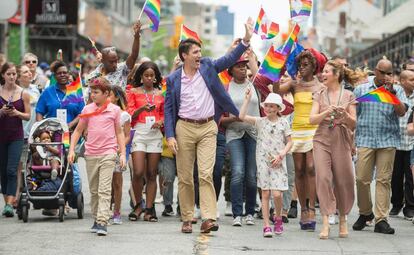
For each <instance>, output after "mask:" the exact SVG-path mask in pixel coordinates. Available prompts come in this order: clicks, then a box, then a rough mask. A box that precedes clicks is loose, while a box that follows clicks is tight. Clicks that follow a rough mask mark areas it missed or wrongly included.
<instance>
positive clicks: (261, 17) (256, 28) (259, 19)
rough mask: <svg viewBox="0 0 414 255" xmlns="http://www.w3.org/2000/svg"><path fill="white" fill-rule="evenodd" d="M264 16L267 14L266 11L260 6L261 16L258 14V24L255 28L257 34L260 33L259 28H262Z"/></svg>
mask: <svg viewBox="0 0 414 255" xmlns="http://www.w3.org/2000/svg"><path fill="white" fill-rule="evenodd" d="M264 16H265V11H264V10H263V8H262V7H260V12H259V16H257V20H256V25H255V26H254V30H253V32H254V33H255V34H259V28H260V25H261V24H262V21H263V17H264Z"/></svg>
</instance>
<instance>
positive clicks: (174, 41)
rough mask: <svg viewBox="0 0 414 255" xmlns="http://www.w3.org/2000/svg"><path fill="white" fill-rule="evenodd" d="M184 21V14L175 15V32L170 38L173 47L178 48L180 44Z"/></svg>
mask: <svg viewBox="0 0 414 255" xmlns="http://www.w3.org/2000/svg"><path fill="white" fill-rule="evenodd" d="M183 22H184V16H175V17H174V34H173V36H172V37H171V39H170V47H171V48H172V49H177V48H178V45H179V44H180V35H181V25H182V24H183Z"/></svg>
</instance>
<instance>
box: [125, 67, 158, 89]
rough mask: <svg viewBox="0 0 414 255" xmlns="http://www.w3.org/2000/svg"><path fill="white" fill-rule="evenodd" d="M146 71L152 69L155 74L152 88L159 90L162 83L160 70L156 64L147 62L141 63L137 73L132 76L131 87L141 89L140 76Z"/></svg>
mask: <svg viewBox="0 0 414 255" xmlns="http://www.w3.org/2000/svg"><path fill="white" fill-rule="evenodd" d="M148 69H152V70H154V72H155V82H154V88H157V89H161V86H160V84H161V81H162V76H161V72H160V69H159V68H158V66H157V64H155V63H154V62H151V61H148V62H144V63H142V64H141V65H140V66H139V67H138V69H137V71H136V72H135V75H134V83H133V84H132V86H134V87H135V88H136V87H141V86H142V85H143V84H142V75H143V74H144V72H145V71H146V70H148Z"/></svg>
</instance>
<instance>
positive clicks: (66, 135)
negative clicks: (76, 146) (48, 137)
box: [62, 132, 70, 148]
mask: <svg viewBox="0 0 414 255" xmlns="http://www.w3.org/2000/svg"><path fill="white" fill-rule="evenodd" d="M69 138H70V135H69V132H65V133H63V139H62V142H63V145H64V146H65V148H69V145H70V139H69Z"/></svg>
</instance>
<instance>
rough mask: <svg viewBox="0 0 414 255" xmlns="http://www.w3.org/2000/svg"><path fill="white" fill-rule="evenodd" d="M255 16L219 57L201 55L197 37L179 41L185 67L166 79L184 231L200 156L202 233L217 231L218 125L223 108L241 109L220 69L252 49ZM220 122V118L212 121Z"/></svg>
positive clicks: (168, 134) (235, 111)
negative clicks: (215, 174) (235, 42)
mask: <svg viewBox="0 0 414 255" xmlns="http://www.w3.org/2000/svg"><path fill="white" fill-rule="evenodd" d="M252 23H253V22H252V20H251V19H249V20H248V22H247V24H246V25H245V28H246V33H245V36H244V38H243V40H242V41H241V43H239V45H238V46H237V47H236V48H235V49H234V50H233V51H232V52H230V53H229V54H227V55H225V56H224V57H221V58H219V59H217V60H211V59H209V58H202V57H201V44H200V42H198V41H196V40H194V39H187V40H184V41H182V42H181V43H180V45H179V48H178V53H179V56H180V58H181V60H182V61H183V63H184V64H183V67H182V68H179V69H177V70H176V71H175V72H173V73H172V74H171V75H170V76H168V78H167V95H166V98H165V111H164V112H165V133H166V137H167V142H168V146H169V148H170V149H171V150H172V151H173V152H174V153H175V154H176V156H177V158H176V159H177V160H176V162H177V176H178V196H179V201H180V209H181V219H182V221H183V225H182V228H181V232H183V233H192V226H191V220H192V218H193V214H194V182H193V168H194V161H195V158H196V157H197V165H198V176H199V183H200V209H201V217H202V220H203V223H202V224H201V232H202V233H209V232H210V231H217V230H218V224H217V223H216V215H217V214H216V213H217V212H216V211H217V208H216V207H217V204H216V194H215V191H214V185H213V168H214V163H215V156H216V155H215V154H216V137H217V124H216V122H218V121H219V119H220V116H221V114H222V113H223V111H226V112H230V113H232V114H234V115H236V116H238V113H239V111H238V109H237V108H236V107H235V105H234V104H233V102H232V100H231V98H230V97H229V95H228V94H227V92H226V91H225V89H224V87H223V85H222V84H221V82H220V80H219V78H218V73H220V72H222V71H223V70H225V69H227V68H229V67H230V66H232V65H233V64H234V63H235V62H236V61H237V60H238V59H239V58H240V56H241V55H242V54H243V52H244V51H245V50H246V49H247V48H248V46H249V42H250V38H251V37H252V34H253V24H252ZM212 120H215V121H216V122H214V121H212Z"/></svg>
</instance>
